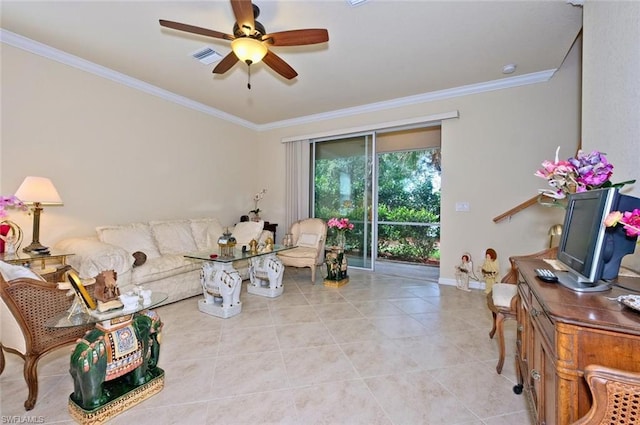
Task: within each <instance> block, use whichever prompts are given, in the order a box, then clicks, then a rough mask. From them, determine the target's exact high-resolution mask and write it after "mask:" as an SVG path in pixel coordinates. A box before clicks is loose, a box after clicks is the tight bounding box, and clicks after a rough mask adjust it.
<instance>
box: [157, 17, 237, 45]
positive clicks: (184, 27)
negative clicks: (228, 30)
mask: <svg viewBox="0 0 640 425" xmlns="http://www.w3.org/2000/svg"><path fill="white" fill-rule="evenodd" d="M160 25H161V26H163V27H167V28H171V29H174V30H178V31H185V32H190V33H192V34H199V35H206V36H207V37H213V38H221V39H223V40H233V39H234V38H235V37H234V36H232V35H231V34H225V33H223V32H220V31H215V30H210V29H207V28H200V27H195V26H193V25H189V24H182V23H180V22H173V21H165V20H164V19H160Z"/></svg>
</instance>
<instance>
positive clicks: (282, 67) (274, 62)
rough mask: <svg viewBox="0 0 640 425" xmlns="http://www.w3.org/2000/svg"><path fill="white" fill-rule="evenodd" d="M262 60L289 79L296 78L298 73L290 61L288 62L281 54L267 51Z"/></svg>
mask: <svg viewBox="0 0 640 425" xmlns="http://www.w3.org/2000/svg"><path fill="white" fill-rule="evenodd" d="M262 61H263V62H264V63H266V64H267V65H269V66H270V67H271V69H273V70H274V71H275V72H277V73H278V74H280V75H282V76H283V77H284V78H286V79H287V80H290V79H292V78H295V77H296V76H297V75H298V73H297V72H296V71H295V69H293V68H291V66H289V64H288V63H286V62H285V61H284V60H283V59H281V58H280V56H278V55H276V54H275V53H273V52H272V51H271V50H269V51H268V52H267V55H266V56H265V57H264V58H263V59H262Z"/></svg>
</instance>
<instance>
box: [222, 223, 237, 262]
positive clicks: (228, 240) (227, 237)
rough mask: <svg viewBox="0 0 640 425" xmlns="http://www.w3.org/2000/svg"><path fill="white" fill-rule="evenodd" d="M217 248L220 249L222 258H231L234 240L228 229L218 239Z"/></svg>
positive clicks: (234, 245)
mask: <svg viewBox="0 0 640 425" xmlns="http://www.w3.org/2000/svg"><path fill="white" fill-rule="evenodd" d="M218 247H219V249H220V256H221V257H223V258H229V257H233V255H234V250H235V249H236V238H234V237H233V235H232V234H231V232H230V231H229V228H228V227H227V229H226V230H225V231H224V233H223V234H222V236H220V237H219V238H218Z"/></svg>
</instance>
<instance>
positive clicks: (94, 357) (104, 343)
mask: <svg viewBox="0 0 640 425" xmlns="http://www.w3.org/2000/svg"><path fill="white" fill-rule="evenodd" d="M161 330H162V322H161V321H160V318H159V317H158V315H157V314H156V313H155V312H153V311H145V312H143V313H141V314H137V315H135V316H134V317H133V318H132V319H130V320H129V321H126V322H124V323H121V324H118V325H117V326H115V327H112V328H110V329H108V330H107V329H104V328H102V327H101V326H100V325H99V324H98V325H96V327H95V328H94V329H92V330H90V331H89V332H87V333H86V334H85V336H84V338H82V339H80V340H78V343H77V345H76V347H75V349H74V351H73V353H72V355H71V363H70V368H69V371H70V373H71V376H72V377H73V394H71V398H72V399H73V401H74V402H75V403H76V404H77V405H78V406H80V407H82V408H83V409H85V410H91V409H94V408H96V407H99V406H102V405H104V404H105V403H107V402H108V401H109V400H110V398H111V394H110V389H109V386H108V385H105V383H108V382H109V381H113V382H115V381H114V380H116V379H117V380H118V381H117V382H118V384H119V385H127V386H130V387H131V388H134V387H137V386H139V385H143V384H145V383H146V382H147V381H148V380H149V379H150V378H151V376H152V374H150V373H149V372H150V370H151V369H154V368H156V367H157V365H158V360H159V356H160V335H161Z"/></svg>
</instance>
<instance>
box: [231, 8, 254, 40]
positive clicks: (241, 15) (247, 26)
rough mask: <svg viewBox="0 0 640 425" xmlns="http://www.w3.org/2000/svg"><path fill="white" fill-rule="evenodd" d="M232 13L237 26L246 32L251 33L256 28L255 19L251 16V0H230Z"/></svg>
mask: <svg viewBox="0 0 640 425" xmlns="http://www.w3.org/2000/svg"><path fill="white" fill-rule="evenodd" d="M231 7H232V8H233V14H234V15H235V17H236V23H237V24H238V27H240V29H241V30H242V31H243V32H244V33H245V34H246V35H252V34H253V32H254V30H255V29H256V24H255V19H254V17H253V5H252V4H251V0H231Z"/></svg>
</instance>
